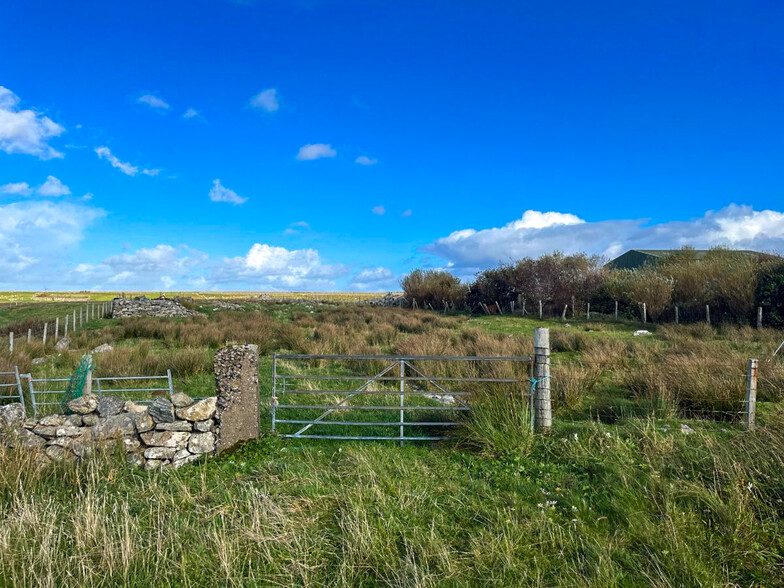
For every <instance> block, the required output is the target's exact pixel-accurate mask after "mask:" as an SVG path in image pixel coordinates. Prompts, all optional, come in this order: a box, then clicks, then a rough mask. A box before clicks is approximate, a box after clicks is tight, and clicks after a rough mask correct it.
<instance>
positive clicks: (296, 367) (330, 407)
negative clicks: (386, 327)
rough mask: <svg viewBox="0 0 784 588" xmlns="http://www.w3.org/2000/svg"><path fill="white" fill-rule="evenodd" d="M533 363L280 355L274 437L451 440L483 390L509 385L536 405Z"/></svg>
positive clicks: (507, 359)
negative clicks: (475, 396) (451, 433)
mask: <svg viewBox="0 0 784 588" xmlns="http://www.w3.org/2000/svg"><path fill="white" fill-rule="evenodd" d="M531 364H532V358H531V357H471V356H466V357H449V356H427V355H411V356H398V355H279V354H275V355H274V357H273V367H272V373H273V376H272V379H273V382H272V406H271V413H272V431H273V432H277V433H278V434H279V435H280V436H282V437H289V438H295V439H343V440H386V441H399V442H400V444H401V445H402V444H403V442H404V441H438V440H441V439H446V438H447V437H448V432H449V430H450V429H452V428H454V427H456V426H458V425H460V424H461V423H460V421H459V420H458V415H459V413H463V412H467V411H470V410H471V403H470V399H471V396H472V395H473V394H476V393H478V392H481V391H482V389H483V388H485V389H487V388H488V387H491V386H503V387H506V388H508V389H509V390H508V393H510V394H512V393H517V394H521V393H522V394H523V395H525V396H526V398H527V399H528V401H529V402H530V398H531V396H530V391H529V387H530V384H529V383H530V381H531V371H530V370H531ZM529 407H530V404H529ZM531 413H532V414H533V411H531ZM332 415H335V417H336V418H335V417H332ZM390 416H391V417H392V418H391V419H390V418H389V417H390ZM357 428H359V429H357Z"/></svg>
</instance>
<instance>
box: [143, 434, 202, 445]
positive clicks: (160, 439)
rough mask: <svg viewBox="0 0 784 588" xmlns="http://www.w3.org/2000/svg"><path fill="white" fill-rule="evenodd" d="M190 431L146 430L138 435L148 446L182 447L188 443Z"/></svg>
mask: <svg viewBox="0 0 784 588" xmlns="http://www.w3.org/2000/svg"><path fill="white" fill-rule="evenodd" d="M190 436H191V435H190V433H185V432H180V431H148V432H146V433H141V435H140V437H141V438H142V441H144V444H145V445H147V446H148V447H176V448H177V449H183V448H184V447H185V446H187V444H188V439H189V438H190Z"/></svg>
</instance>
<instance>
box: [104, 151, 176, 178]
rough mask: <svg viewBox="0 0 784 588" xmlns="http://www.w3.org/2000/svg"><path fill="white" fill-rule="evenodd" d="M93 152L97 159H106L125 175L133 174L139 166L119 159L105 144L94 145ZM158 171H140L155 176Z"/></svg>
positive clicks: (137, 171)
mask: <svg viewBox="0 0 784 588" xmlns="http://www.w3.org/2000/svg"><path fill="white" fill-rule="evenodd" d="M95 153H96V154H97V155H98V159H106V161H108V162H109V163H110V164H111V165H112V167H114V168H117V169H119V170H120V171H121V172H122V173H124V174H125V175H126V176H135V175H136V174H138V173H139V168H138V167H137V166H135V165H133V164H131V163H128V162H127V161H121V160H120V159H119V158H118V157H116V156H115V155H114V154H113V153H112V152H111V150H110V149H109V148H108V147H106V146H101V147H96V148H95ZM160 172H161V170H160V169H143V170H141V173H142V174H144V175H146V176H157V175H158V174H159V173H160Z"/></svg>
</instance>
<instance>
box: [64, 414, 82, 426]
mask: <svg viewBox="0 0 784 588" xmlns="http://www.w3.org/2000/svg"><path fill="white" fill-rule="evenodd" d="M63 424H64V425H67V426H69V427H81V426H82V425H84V417H83V416H82V415H80V414H69V415H68V416H66V417H65V420H64V421H63Z"/></svg>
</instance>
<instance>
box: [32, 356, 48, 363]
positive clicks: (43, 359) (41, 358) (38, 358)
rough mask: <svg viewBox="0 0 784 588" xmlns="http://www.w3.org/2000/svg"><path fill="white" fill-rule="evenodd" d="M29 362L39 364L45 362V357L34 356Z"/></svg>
mask: <svg viewBox="0 0 784 588" xmlns="http://www.w3.org/2000/svg"><path fill="white" fill-rule="evenodd" d="M30 363H32V364H33V365H41V364H43V363H46V358H45V357H34V358H33V360H32V361H31V362H30Z"/></svg>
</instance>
